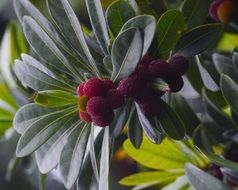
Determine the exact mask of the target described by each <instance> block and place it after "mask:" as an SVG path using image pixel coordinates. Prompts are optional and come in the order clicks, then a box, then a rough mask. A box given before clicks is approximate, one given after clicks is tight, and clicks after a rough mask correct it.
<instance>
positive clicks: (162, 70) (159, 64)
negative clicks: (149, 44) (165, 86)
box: [148, 59, 170, 78]
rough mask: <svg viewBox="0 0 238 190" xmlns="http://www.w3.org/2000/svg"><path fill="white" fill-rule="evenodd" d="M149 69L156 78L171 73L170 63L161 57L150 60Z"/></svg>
mask: <svg viewBox="0 0 238 190" xmlns="http://www.w3.org/2000/svg"><path fill="white" fill-rule="evenodd" d="M148 70H149V73H150V74H151V75H152V76H153V77H154V78H157V77H161V78H164V77H166V76H167V75H169V73H170V68H169V64H168V63H167V62H166V61H164V60H159V59H158V60H154V61H152V62H150V64H149V66H148Z"/></svg>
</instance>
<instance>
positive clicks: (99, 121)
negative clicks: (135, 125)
mask: <svg viewBox="0 0 238 190" xmlns="http://www.w3.org/2000/svg"><path fill="white" fill-rule="evenodd" d="M113 119H114V112H113V111H112V110H110V112H108V113H107V114H106V115H104V116H101V117H93V118H92V121H93V123H94V124H95V125H96V126H99V127H106V126H108V125H109V124H111V123H112V121H113Z"/></svg>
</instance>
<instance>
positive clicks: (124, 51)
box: [111, 28, 142, 81]
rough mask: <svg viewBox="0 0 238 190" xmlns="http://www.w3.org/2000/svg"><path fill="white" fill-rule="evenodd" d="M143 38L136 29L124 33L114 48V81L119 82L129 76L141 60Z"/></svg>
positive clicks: (115, 42) (117, 39)
mask: <svg viewBox="0 0 238 190" xmlns="http://www.w3.org/2000/svg"><path fill="white" fill-rule="evenodd" d="M141 51H142V38H141V33H140V31H139V30H138V29H136V28H130V29H128V30H125V31H123V32H122V33H121V34H120V35H119V36H118V37H117V38H116V40H115V41H114V43H113V46H112V64H113V72H112V77H111V78H112V79H113V80H114V81H119V80H121V79H123V78H125V77H127V76H129V75H130V74H131V73H132V72H133V71H134V70H135V68H136V67H137V64H138V62H139V60H140V58H141Z"/></svg>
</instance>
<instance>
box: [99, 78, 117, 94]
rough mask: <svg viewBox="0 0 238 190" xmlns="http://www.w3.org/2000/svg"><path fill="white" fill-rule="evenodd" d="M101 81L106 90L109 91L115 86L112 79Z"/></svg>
mask: <svg viewBox="0 0 238 190" xmlns="http://www.w3.org/2000/svg"><path fill="white" fill-rule="evenodd" d="M102 82H103V84H104V89H105V91H106V92H107V91H109V90H110V89H115V88H116V85H115V84H114V83H113V81H112V80H103V81H102Z"/></svg>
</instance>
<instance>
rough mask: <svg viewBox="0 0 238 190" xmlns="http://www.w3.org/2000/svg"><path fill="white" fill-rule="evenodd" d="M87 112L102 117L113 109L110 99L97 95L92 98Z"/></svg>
mask: <svg viewBox="0 0 238 190" xmlns="http://www.w3.org/2000/svg"><path fill="white" fill-rule="evenodd" d="M86 110H87V113H88V114H89V115H90V116H91V117H92V118H94V117H101V116H105V115H106V114H107V113H108V112H110V111H111V107H110V106H109V103H108V101H107V100H106V99H105V98H103V97H101V96H95V97H93V98H91V99H90V100H89V101H88V103H87V107H86Z"/></svg>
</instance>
